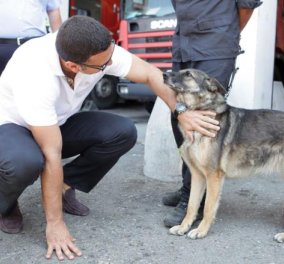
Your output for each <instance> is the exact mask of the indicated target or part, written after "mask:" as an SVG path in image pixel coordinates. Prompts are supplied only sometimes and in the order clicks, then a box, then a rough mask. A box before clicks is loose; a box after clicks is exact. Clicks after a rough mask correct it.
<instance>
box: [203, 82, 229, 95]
mask: <svg viewBox="0 0 284 264" xmlns="http://www.w3.org/2000/svg"><path fill="white" fill-rule="evenodd" d="M207 85H208V87H207V88H208V90H209V91H211V92H219V93H220V94H222V95H225V94H226V92H227V91H226V90H225V88H224V87H223V85H222V84H221V83H220V82H219V81H218V80H216V79H215V78H209V79H208V82H207Z"/></svg>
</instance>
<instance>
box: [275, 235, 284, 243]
mask: <svg viewBox="0 0 284 264" xmlns="http://www.w3.org/2000/svg"><path fill="white" fill-rule="evenodd" d="M274 240H276V241H277V242H279V243H283V242H284V233H278V234H276V235H275V236H274Z"/></svg>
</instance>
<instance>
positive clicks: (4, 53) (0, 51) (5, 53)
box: [0, 43, 18, 75]
mask: <svg viewBox="0 0 284 264" xmlns="http://www.w3.org/2000/svg"><path fill="white" fill-rule="evenodd" d="M17 48H18V45H17V44H2V43H0V75H1V73H2V72H3V70H4V69H5V67H6V64H7V63H8V61H9V60H10V58H11V57H12V55H13V53H14V51H15V50H16V49H17Z"/></svg>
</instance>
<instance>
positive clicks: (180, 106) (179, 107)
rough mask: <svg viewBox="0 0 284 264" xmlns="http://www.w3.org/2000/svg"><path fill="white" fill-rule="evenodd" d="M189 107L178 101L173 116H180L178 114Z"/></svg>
mask: <svg viewBox="0 0 284 264" xmlns="http://www.w3.org/2000/svg"><path fill="white" fill-rule="evenodd" d="M187 109H188V107H187V106H186V104H185V103H182V102H177V103H176V106H175V110H174V112H173V116H174V118H176V119H177V118H178V116H179V115H180V114H182V113H184V112H185V111H187Z"/></svg>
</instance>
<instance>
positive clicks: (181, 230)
mask: <svg viewBox="0 0 284 264" xmlns="http://www.w3.org/2000/svg"><path fill="white" fill-rule="evenodd" d="M189 228H190V227H189V226H182V225H176V226H173V227H172V228H171V229H170V230H169V233H170V234H171V235H176V236H183V235H184V234H185V233H186V232H187V231H188V230H189Z"/></svg>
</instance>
